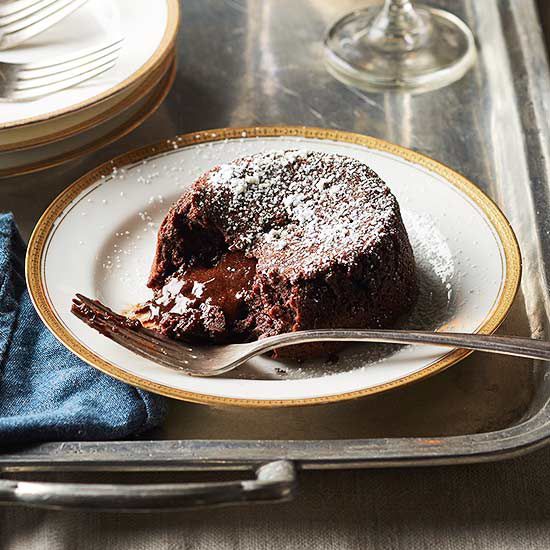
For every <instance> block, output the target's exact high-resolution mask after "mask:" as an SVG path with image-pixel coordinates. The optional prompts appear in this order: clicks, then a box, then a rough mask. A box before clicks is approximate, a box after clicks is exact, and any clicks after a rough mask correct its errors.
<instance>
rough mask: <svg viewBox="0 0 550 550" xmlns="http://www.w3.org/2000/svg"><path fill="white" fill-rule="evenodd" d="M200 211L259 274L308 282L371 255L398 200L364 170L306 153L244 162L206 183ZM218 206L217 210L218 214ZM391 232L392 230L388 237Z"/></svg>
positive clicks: (353, 162)
mask: <svg viewBox="0 0 550 550" xmlns="http://www.w3.org/2000/svg"><path fill="white" fill-rule="evenodd" d="M201 186H202V187H200V193H199V198H198V205H199V207H200V208H205V209H207V210H208V211H213V212H214V215H215V216H216V217H217V221H218V222H219V223H220V224H221V225H222V226H223V227H224V229H225V231H226V233H227V234H228V236H229V239H230V241H231V243H230V244H231V247H232V248H237V249H243V250H249V251H251V252H252V253H253V254H254V255H255V256H257V257H261V258H262V260H261V261H260V262H259V265H258V269H261V270H263V271H268V272H269V271H270V270H279V269H281V270H282V269H288V270H290V271H292V270H294V271H296V272H297V273H298V272H300V273H301V274H305V275H306V276H307V275H308V274H313V273H315V272H318V271H319V270H320V269H321V270H322V269H324V268H328V267H329V266H330V265H333V264H334V262H335V261H336V262H338V263H340V264H345V263H347V262H353V261H354V260H355V258H356V257H357V255H358V254H364V253H365V250H373V249H374V248H375V247H376V244H377V243H378V242H380V241H381V240H382V239H383V237H384V235H385V234H386V233H387V232H388V231H391V230H392V229H391V228H392V226H393V224H391V223H390V224H388V221H390V220H392V219H393V220H395V219H397V218H398V212H399V208H398V205H397V201H396V200H395V197H394V196H393V195H392V194H391V193H390V191H389V189H388V188H387V187H386V185H385V184H384V182H383V181H382V180H381V179H380V178H379V177H378V176H377V175H376V174H375V173H374V172H373V171H372V170H371V169H370V168H369V167H368V166H367V165H365V164H364V163H362V162H359V161H357V160H355V159H352V158H349V157H344V156H341V155H334V154H329V153H321V152H313V151H307V150H299V151H298V150H291V151H273V152H268V153H261V154H257V155H253V156H249V157H244V158H241V159H238V160H236V161H233V162H231V163H229V164H223V165H221V166H220V167H218V168H216V169H214V170H212V171H211V172H210V173H209V174H207V176H206V177H205V178H204V179H203V181H202V183H201ZM218 205H219V206H218ZM388 228H390V229H388Z"/></svg>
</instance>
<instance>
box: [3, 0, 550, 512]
mask: <svg viewBox="0 0 550 550" xmlns="http://www.w3.org/2000/svg"><path fill="white" fill-rule="evenodd" d="M364 3H366V2H355V1H354V0H345V1H344V0H340V1H339V2H333V1H331V0H324V1H319V2H300V1H296V0H270V1H268V0H249V1H248V2H247V1H245V0H241V1H238V0H227V1H225V2H220V1H219V0H208V1H207V0H186V2H185V5H184V10H183V25H182V29H181V31H180V38H179V45H178V48H179V51H180V65H179V69H178V74H177V78H176V83H175V87H174V90H173V91H172V92H171V94H170V96H169V97H168V99H167V101H166V102H165V105H164V106H163V108H162V109H161V110H160V111H159V112H158V113H157V114H156V115H155V116H154V117H153V118H152V119H151V120H150V121H148V122H147V123H146V124H145V125H144V126H143V127H142V128H141V129H139V130H138V131H136V132H134V133H133V134H132V135H130V136H129V137H127V138H125V139H124V140H122V141H120V142H118V143H117V144H115V145H113V146H110V147H109V148H107V149H104V150H103V151H101V152H99V153H96V154H95V155H92V156H89V157H87V158H85V159H83V160H81V161H79V162H77V163H72V164H71V165H67V166H64V167H60V168H58V169H55V170H50V171H49V172H45V173H43V174H42V175H40V176H33V175H30V176H25V177H19V178H13V179H11V180H9V181H3V182H2V184H1V186H0V201H1V202H0V205H1V207H2V209H3V210H12V211H14V212H15V214H16V217H17V219H18V222H19V224H20V226H21V228H22V230H23V231H24V233H25V234H26V235H27V236H28V234H29V233H30V231H31V230H32V227H33V224H34V223H35V222H36V220H37V219H38V216H39V215H40V213H41V212H42V211H43V210H44V208H45V207H46V206H47V205H48V203H49V202H50V201H51V199H52V198H53V197H54V196H55V195H56V194H57V193H58V192H59V191H60V190H61V189H63V188H64V187H65V186H66V185H68V184H69V183H70V182H71V181H73V180H74V179H75V178H76V177H78V176H79V175H81V174H83V173H84V172H85V171H87V170H89V169H90V168H92V167H93V166H95V165H97V164H98V163H99V162H101V161H103V160H106V159H108V158H110V157H112V156H114V155H115V154H118V153H121V152H123V151H125V150H128V149H129V148H131V147H135V146H137V145H143V144H144V143H148V142H152V141H155V140H158V139H159V138H163V137H169V136H172V135H175V134H176V133H182V132H189V131H193V130H197V129H206V128H212V127H223V126H231V125H234V126H239V125H254V124H258V125H260V124H285V123H286V124H300V123H303V124H304V125H316V126H326V127H333V128H341V129H346V130H351V131H354V132H362V133H365V134H371V135H373V136H376V137H381V138H384V139H387V140H389V141H393V142H396V143H399V144H401V145H404V146H406V147H410V148H412V149H416V150H418V151H420V152H422V153H425V154H427V155H430V156H433V157H434V158H436V159H438V160H440V161H442V162H444V163H446V164H448V165H450V166H451V167H452V168H454V169H456V170H458V171H460V172H462V173H464V174H465V175H466V176H467V177H468V178H470V179H471V180H473V181H475V182H477V183H478V184H479V185H480V187H482V188H483V189H484V191H485V192H487V193H488V194H489V195H491V196H492V197H493V198H494V199H495V200H496V201H497V202H498V203H499V204H500V206H501V207H502V208H503V210H504V212H505V213H506V214H507V216H508V218H509V219H510V221H511V223H512V225H513V227H514V229H515V231H516V233H517V236H518V239H519V242H520V245H521V248H522V252H523V262H524V274H523V281H522V287H521V292H520V294H519V295H518V297H517V299H516V302H515V304H514V307H513V309H512V311H511V313H510V315H509V317H508V319H507V321H506V322H505V324H504V325H503V326H502V328H501V332H502V333H509V334H518V335H535V336H537V337H541V338H548V334H547V331H548V322H549V319H550V318H549V315H550V308H549V306H550V303H549V295H548V287H547V277H548V275H549V271H550V237H549V235H550V217H549V216H548V212H550V209H549V204H548V203H549V200H550V196H549V187H548V164H549V163H550V126H549V113H550V95H549V90H550V79H549V73H548V65H547V60H546V54H545V49H544V46H543V37H542V33H541V28H540V24H539V20H538V16H537V13H536V8H535V6H534V3H533V2H532V0H481V1H480V0H446V1H443V0H437V1H436V0H434V1H427V2H426V3H428V4H432V5H435V6H440V7H444V8H447V9H450V10H452V11H453V12H454V13H456V14H457V15H459V16H460V17H462V18H463V19H464V20H465V21H466V22H467V23H468V24H469V25H470V27H471V28H472V29H473V31H474V33H475V35H476V37H477V40H478V47H479V59H478V62H477V65H476V67H475V69H474V70H472V71H471V72H470V73H468V75H467V76H466V77H465V78H464V79H463V80H462V81H460V82H458V83H456V84H454V85H452V86H450V87H447V88H444V89H442V90H439V91H436V92H432V93H428V94H425V95H419V96H410V95H397V94H386V95H384V94H365V93H362V92H359V91H356V90H351V89H348V88H346V87H344V86H343V85H341V84H340V83H338V82H336V81H334V80H332V78H331V77H330V76H329V75H328V74H327V73H326V72H325V70H324V67H323V63H322V51H321V37H322V35H323V31H324V29H325V27H326V26H327V25H328V24H329V23H330V22H331V21H332V20H334V19H336V18H337V17H338V16H340V15H341V14H343V13H346V12H347V11H350V10H352V9H354V8H356V7H357V4H364ZM31 198H32V200H30V199H31ZM441 208H448V209H450V210H452V204H442V205H441ZM547 372H548V371H547V365H545V364H536V363H534V362H532V361H528V360H521V359H513V358H503V357H497V356H487V355H483V354H474V355H471V356H470V357H469V358H468V359H466V360H464V361H463V362H461V363H460V364H458V365H456V366H455V367H453V368H451V369H449V370H447V371H445V372H444V373H442V374H439V375H437V376H435V377H432V378H430V379H429V380H426V381H423V382H421V383H418V384H416V385H413V386H408V387H404V388H402V389H399V390H395V391H392V392H389V393H386V394H380V395H376V396H373V397H369V398H365V399H361V400H356V401H351V402H346V403H341V404H333V405H324V406H317V407H306V408H295V409H268V410H250V409H223V408H216V407H206V406H203V405H195V404H190V403H181V402H172V403H171V412H170V415H169V418H168V420H167V422H166V425H165V426H164V427H163V429H162V430H159V431H158V433H156V434H154V435H153V436H152V439H149V440H146V441H142V440H133V441H117V442H80V443H76V442H75V443H73V442H64V443H47V444H43V445H37V446H32V447H28V448H19V449H4V450H3V452H2V453H1V454H0V470H2V471H3V472H12V473H13V472H20V471H36V470H55V471H60V470H79V471H83V470H155V471H157V470H161V469H166V470H209V471H211V470H247V471H249V472H250V471H257V479H256V480H255V481H246V482H239V481H232V482H225V483H209V484H201V485H197V484H194V485H191V486H189V485H185V486H178V485H170V486H168V485H148V486H128V485H124V486H100V485H97V486H84V487H83V486H69V485H66V484H60V485H55V484H45V483H38V484H37V483H33V484H32V485H25V484H21V483H19V484H18V483H17V482H16V481H8V480H3V481H0V502H1V501H12V502H20V503H26V504H35V505H36V504H39V505H40V504H49V505H61V506H85V507H110V508H129V509H135V508H156V507H175V506H188V505H199V504H212V503H223V502H235V501H243V500H265V499H280V498H288V497H289V496H290V495H291V493H292V491H293V488H294V486H295V470H296V469H320V468H351V467H360V468H365V467H380V466H384V467H385V466H401V465H425V464H448V463H466V462H480V461H486V460H493V459H497V458H503V457H510V456H514V455H518V454H520V453H523V452H526V451H528V450H531V449H534V448H536V447H538V446H541V445H543V444H544V443H545V442H546V440H547V439H548V438H549V437H550V418H549V416H550V405H549V398H550V380H549V379H548V375H547ZM266 464H267V466H265V465H266ZM262 465H263V466H262ZM258 468H259V470H258ZM10 476H12V474H10Z"/></svg>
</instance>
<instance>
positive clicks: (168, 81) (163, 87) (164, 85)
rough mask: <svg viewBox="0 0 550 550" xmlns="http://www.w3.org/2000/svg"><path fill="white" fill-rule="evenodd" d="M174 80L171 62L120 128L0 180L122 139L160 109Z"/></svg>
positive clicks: (11, 171)
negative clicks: (153, 88) (148, 93)
mask: <svg viewBox="0 0 550 550" xmlns="http://www.w3.org/2000/svg"><path fill="white" fill-rule="evenodd" d="M175 78H176V61H175V60H173V61H172V65H171V66H170V68H169V69H168V72H167V73H166V74H165V75H164V76H163V77H162V80H161V82H160V85H159V86H158V87H157V88H156V89H155V91H154V93H153V94H152V95H151V97H150V98H149V100H148V101H147V102H146V103H145V104H144V105H143V107H141V109H139V111H137V113H135V114H134V115H133V116H132V117H131V118H130V119H129V120H127V121H125V122H124V123H123V124H121V125H120V126H118V127H116V128H114V129H113V130H111V131H110V132H108V133H107V134H105V135H104V136H101V137H99V138H98V139H97V140H95V141H92V142H91V143H88V144H86V145H84V146H82V147H79V148H77V149H74V150H73V151H68V152H65V153H63V154H61V155H59V156H57V157H53V158H48V159H44V160H40V161H37V162H35V163H33V164H28V165H26V166H16V167H13V168H7V169H4V170H0V179H1V178H8V177H15V176H23V175H25V174H31V173H33V172H39V171H40V170H46V169H47V168H53V167H54V166H58V165H60V164H64V163H65V162H69V161H71V160H74V159H76V158H79V157H81V156H84V155H88V154H90V153H93V152H94V151H97V150H98V149H101V148H102V147H105V146H106V145H109V144H110V143H112V142H113V141H117V140H118V139H120V138H122V137H124V136H125V135H126V134H129V133H130V132H131V131H132V130H134V129H135V128H137V127H138V126H140V125H141V124H143V122H145V120H147V119H148V118H149V117H150V116H151V115H152V114H153V113H155V111H156V110H157V109H158V108H159V107H160V105H161V104H162V102H163V101H164V99H165V98H166V96H167V95H168V92H169V91H170V89H171V88H172V84H173V83H174V79H175Z"/></svg>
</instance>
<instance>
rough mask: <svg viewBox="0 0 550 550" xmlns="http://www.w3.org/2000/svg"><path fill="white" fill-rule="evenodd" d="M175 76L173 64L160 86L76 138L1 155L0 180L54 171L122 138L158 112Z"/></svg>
mask: <svg viewBox="0 0 550 550" xmlns="http://www.w3.org/2000/svg"><path fill="white" fill-rule="evenodd" d="M174 76H175V63H172V64H171V66H170V67H169V68H168V71H167V72H166V73H165V74H164V75H163V76H162V77H161V80H160V81H159V82H158V84H157V85H156V86H155V87H153V88H151V89H149V90H148V91H147V94H146V95H144V96H143V97H141V98H140V99H138V100H137V101H136V102H135V103H133V104H132V105H131V106H130V107H129V108H127V109H125V110H123V111H122V112H121V113H118V114H116V115H114V116H113V117H112V118H110V119H108V120H106V121H105V122H102V123H101V124H97V125H96V126H94V127H92V128H90V129H88V130H85V131H82V132H80V133H79V134H77V135H75V136H71V137H67V138H65V139H61V140H58V141H55V142H54V143H47V144H45V145H40V146H37V147H33V148H32V149H29V150H23V151H9V152H0V178H6V177H12V176H15V175H22V174H28V173H30V172H37V171H39V170H44V169H46V168H51V167H52V166H56V165H58V164H62V163H63V162H68V161H69V160H72V159H74V158H77V157H79V156H82V155H84V154H86V153H90V152H91V151H94V150H96V149H99V148H100V147H103V146H104V145H106V144H108V143H111V142H113V141H115V140H117V139H119V138H121V137H122V136H124V135H126V134H127V133H128V132H130V131H131V130H133V129H134V128H136V127H137V126H139V125H140V124H141V123H142V122H144V121H145V120H146V119H147V118H148V117H149V116H151V115H152V114H153V113H154V112H155V111H156V110H157V108H158V107H159V105H160V104H161V103H162V101H163V100H164V98H165V97H166V95H167V94H168V92H169V91H170V87H171V86H172V83H173V80H174Z"/></svg>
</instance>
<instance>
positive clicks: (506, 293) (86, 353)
mask: <svg viewBox="0 0 550 550" xmlns="http://www.w3.org/2000/svg"><path fill="white" fill-rule="evenodd" d="M287 136H288V137H304V138H312V139H318V140H323V141H325V140H326V141H336V142H344V143H350V144H355V145H359V146H362V147H366V148H369V149H374V150H377V151H382V152H386V153H390V154H394V155H396V156H398V157H400V158H402V159H405V160H407V161H408V162H411V163H414V164H416V165H419V166H421V167H423V168H425V169H428V170H430V171H431V172H434V173H436V174H438V175H439V176H441V177H443V178H444V179H445V180H446V181H447V182H449V183H450V184H451V185H452V186H453V187H455V188H456V189H457V190H458V191H460V192H461V193H463V194H464V195H466V197H468V198H469V199H470V200H471V201H472V202H473V203H474V204H475V205H476V206H477V208H478V209H479V210H480V211H481V212H482V214H483V216H484V217H485V219H486V221H487V222H488V223H489V224H490V226H491V228H492V229H493V231H494V232H495V233H496V236H497V238H498V240H499V241H500V244H501V246H502V250H503V255H504V258H505V270H504V275H503V280H502V282H501V292H500V296H499V297H498V301H497V303H496V305H495V306H494V307H493V308H492V310H491V311H490V312H489V313H488V315H487V317H486V318H485V319H484V320H483V322H482V324H481V325H480V326H479V327H478V329H477V330H476V331H475V332H476V333H479V334H491V333H493V332H494V331H495V330H496V329H497V328H498V327H499V326H500V324H501V323H502V322H503V321H504V319H505V318H506V315H507V314H508V312H509V310H510V307H511V306H512V303H513V301H514V299H515V297H516V294H517V291H518V289H519V284H520V281H521V270H522V264H521V252H520V248H519V244H518V241H517V238H516V236H515V233H514V230H513V229H512V227H511V225H510V223H509V221H508V220H507V218H506V216H505V215H504V213H503V212H502V210H501V209H500V208H499V207H498V206H497V204H496V203H495V202H494V201H493V200H492V199H491V198H490V197H489V196H488V195H486V194H485V193H484V192H483V191H482V189H481V188H480V187H479V186H477V185H476V184H475V183H473V182H472V181H470V180H469V179H468V178H466V177H465V176H463V175H462V174H460V173H458V172H456V171H455V170H453V169H451V168H450V167H449V166H447V165H445V164H443V163H441V162H439V161H436V160H434V159H432V158H430V157H428V156H426V155H423V154H421V153H418V152H416V151H413V150H411V149H408V148H406V147H402V146H400V145H396V144H393V143H390V142H388V141H385V140H382V139H379V138H374V137H371V136H366V135H363V134H358V133H354V132H348V131H343V130H334V129H328V128H317V127H306V126H254V127H235V128H215V129H211V130H202V131H198V132H191V133H186V134H181V135H179V136H175V137H173V138H169V139H167V140H163V141H161V142H157V143H155V144H154V145H146V146H144V147H140V148H137V149H134V150H131V151H129V152H126V153H124V154H122V155H119V156H117V157H115V158H114V159H112V160H110V161H107V162H104V163H103V164H101V165H99V166H98V167H96V168H94V169H93V170H90V171H89V172H87V173H86V174H85V175H83V176H82V177H80V178H79V179H77V180H76V181H75V182H74V183H72V184H71V185H69V186H68V187H67V188H66V189H65V190H63V191H62V192H61V193H60V194H59V195H58V196H57V197H56V198H55V199H54V200H53V201H52V203H51V204H50V206H49V207H48V208H47V209H46V211H45V212H44V213H43V215H42V216H41V218H40V219H39V221H38V223H37V224H36V227H35V229H34V231H33V233H32V235H31V238H30V240H29V245H28V248H27V255H26V261H25V273H26V279H27V286H28V288H29V294H30V296H31V299H32V301H33V304H34V306H35V309H36V310H37V312H38V314H39V315H40V317H41V318H42V320H43V321H44V323H45V324H46V326H47V327H48V329H49V330H50V331H51V332H52V333H53V334H54V336H55V337H56V338H57V339H58V340H59V341H60V342H61V343H62V344H63V345H64V346H65V347H67V348H68V349H70V350H71V351H72V352H73V353H75V354H76V355H77V356H78V357H80V358H81V359H82V360H84V361H85V362H86V363H88V364H89V365H91V366H93V367H95V368H97V369H99V370H100V371H102V372H104V373H106V374H108V375H109V376H112V377H114V378H117V379H118V380H121V381H123V382H126V383H128V384H131V385H133V386H137V387H140V388H142V389H145V390H148V391H152V392H154V393H158V394H160V395H164V396H166V397H171V398H175V399H180V400H184V401H190V402H194V403H205V404H215V405H231V406H237V407H256V408H272V407H295V406H304V405H315V404H325V403H335V402H340V401H345V400H349V399H356V398H359V397H364V396H368V395H374V394H377V393H381V392H386V391H389V390H392V389H394V388H399V387H402V386H405V385H407V384H410V383H415V382H417V381H420V380H423V379H424V378H427V377H429V376H432V375H434V374H436V373H439V372H441V371H443V370H445V369H446V368H449V367H450V366H452V365H454V364H456V363H457V362H459V361H461V360H462V359H464V358H465V357H467V356H468V355H470V354H471V353H472V352H471V351H469V350H463V349H454V350H452V351H450V352H449V353H447V354H445V355H444V356H442V357H441V358H440V359H438V360H437V361H435V362H434V363H432V364H430V365H428V366H427V367H425V368H423V369H421V370H419V371H417V372H414V373H412V374H409V375H407V376H404V377H402V378H399V379H397V380H393V381H391V382H385V383H383V384H378V385H376V386H373V387H369V388H364V389H362V390H356V391H353V392H346V393H339V394H334V395H328V396H323V397H310V398H301V399H280V400H279V399H265V400H259V399H242V398H230V397H220V396H213V395H209V394H200V393H196V392H190V391H187V390H182V389H177V388H173V387H170V386H166V385H163V384H160V383H157V382H151V381H149V380H145V379H143V378H140V377H138V376H136V375H134V374H132V373H128V372H126V371H124V370H123V369H121V368H119V367H118V366H117V365H115V364H113V363H111V362H109V361H107V360H105V359H103V358H101V357H100V356H99V355H97V354H96V353H95V352H94V350H92V349H89V348H88V347H86V346H84V345H83V344H82V343H80V342H79V341H78V339H77V338H76V337H74V336H73V335H72V333H70V332H69V331H68V330H67V329H66V327H65V326H64V325H63V323H62V322H61V321H60V319H59V318H58V316H57V315H56V313H55V311H54V310H53V308H52V306H51V304H50V302H49V300H48V296H47V291H46V288H45V282H44V277H43V262H44V258H45V254H46V252H47V248H48V243H49V238H50V235H51V233H52V231H53V230H54V229H55V227H56V226H57V220H59V218H60V216H62V215H63V212H64V211H65V210H66V208H67V207H68V206H69V205H70V204H71V203H72V202H73V201H74V200H75V199H76V197H77V196H79V195H80V194H81V193H82V192H83V191H84V190H85V189H87V188H88V187H91V186H93V185H96V184H97V182H98V181H100V180H101V179H103V178H105V177H108V176H109V175H110V174H111V173H112V170H113V168H114V167H116V168H120V167H122V166H127V165H130V164H135V163H136V162H140V161H143V160H144V159H149V158H155V157H157V156H158V155H162V154H163V153H167V152H170V151H173V149H174V144H175V143H177V145H178V148H185V147H189V146H192V145H196V144H201V143H208V142H219V141H224V140H227V139H242V138H246V139H255V138H258V137H266V138H270V137H287Z"/></svg>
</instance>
